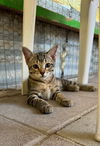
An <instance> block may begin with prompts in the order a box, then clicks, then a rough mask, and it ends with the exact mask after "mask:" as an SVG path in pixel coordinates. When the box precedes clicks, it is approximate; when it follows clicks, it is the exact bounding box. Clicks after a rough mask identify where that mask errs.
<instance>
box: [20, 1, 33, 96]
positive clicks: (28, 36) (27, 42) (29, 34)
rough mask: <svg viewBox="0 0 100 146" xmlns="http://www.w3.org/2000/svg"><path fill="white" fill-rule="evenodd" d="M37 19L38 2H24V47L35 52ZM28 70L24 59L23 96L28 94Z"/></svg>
mask: <svg viewBox="0 0 100 146" xmlns="http://www.w3.org/2000/svg"><path fill="white" fill-rule="evenodd" d="M35 19H36V0H24V10H23V46H25V47H27V48H29V49H30V50H31V51H33V45H34V31H35ZM27 79H28V68H27V65H26V62H25V59H24V56H23V57H22V95H24V94H27V92H28V86H27V85H28V83H27Z"/></svg>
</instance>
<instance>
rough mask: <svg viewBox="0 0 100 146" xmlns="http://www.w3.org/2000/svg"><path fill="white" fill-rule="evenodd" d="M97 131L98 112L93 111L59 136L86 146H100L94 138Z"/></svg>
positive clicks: (67, 127)
mask: <svg viewBox="0 0 100 146" xmlns="http://www.w3.org/2000/svg"><path fill="white" fill-rule="evenodd" d="M95 129H96V111H92V112H91V113H89V114H87V115H85V116H83V117H82V118H81V119H79V120H77V121H75V122H73V123H72V124H70V125H68V126H66V127H65V128H63V129H62V130H60V131H59V132H58V133H57V134H58V135H60V136H62V137H64V138H69V139H70V140H72V141H74V142H77V143H80V144H81V145H84V146H100V143H98V142H96V141H95V138H94V136H95V131H96V130H95Z"/></svg>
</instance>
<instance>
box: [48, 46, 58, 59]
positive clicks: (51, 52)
mask: <svg viewBox="0 0 100 146" xmlns="http://www.w3.org/2000/svg"><path fill="white" fill-rule="evenodd" d="M57 48H58V45H55V46H54V47H53V48H51V49H50V50H49V51H48V52H47V53H48V55H49V56H51V57H52V59H53V60H55V58H56V52H57Z"/></svg>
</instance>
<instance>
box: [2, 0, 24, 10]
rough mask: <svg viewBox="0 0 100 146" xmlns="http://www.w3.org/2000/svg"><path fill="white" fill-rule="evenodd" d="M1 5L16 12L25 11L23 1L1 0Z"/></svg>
mask: <svg viewBox="0 0 100 146" xmlns="http://www.w3.org/2000/svg"><path fill="white" fill-rule="evenodd" d="M0 5H2V6H6V7H8V8H13V9H16V10H23V0H0Z"/></svg>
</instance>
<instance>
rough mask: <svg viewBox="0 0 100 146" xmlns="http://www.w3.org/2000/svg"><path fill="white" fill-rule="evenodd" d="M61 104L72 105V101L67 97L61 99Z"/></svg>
mask: <svg viewBox="0 0 100 146" xmlns="http://www.w3.org/2000/svg"><path fill="white" fill-rule="evenodd" d="M61 105H62V106H65V107H71V106H73V101H72V100H68V99H63V100H62V102H61Z"/></svg>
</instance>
